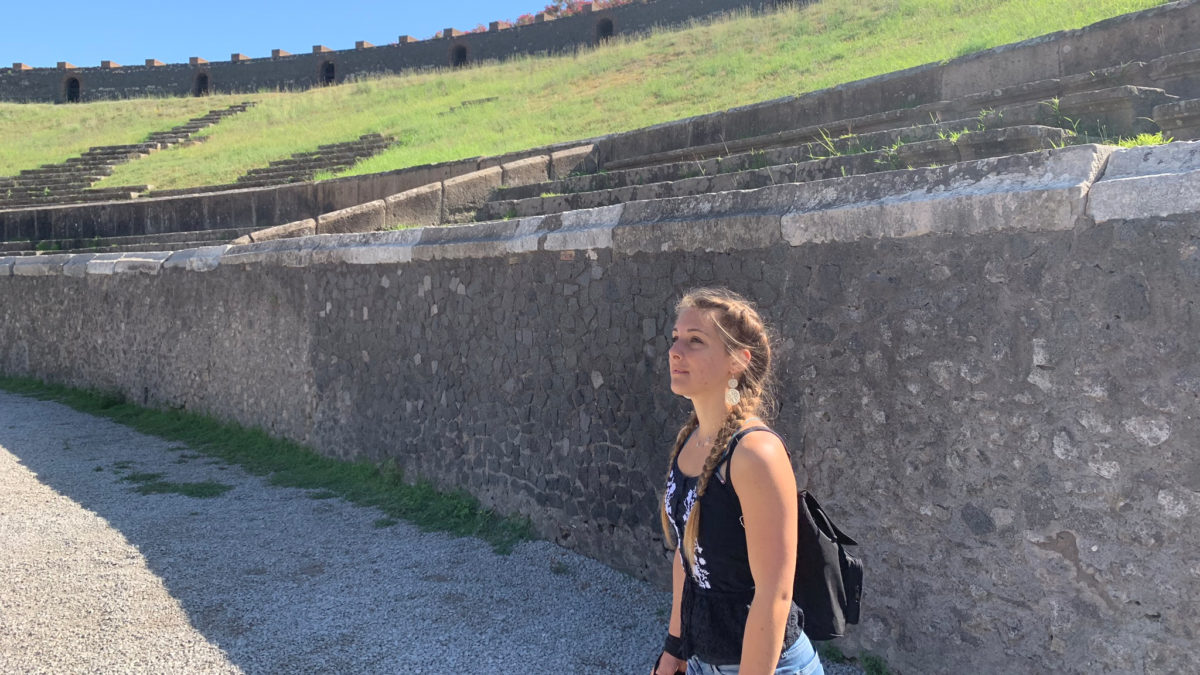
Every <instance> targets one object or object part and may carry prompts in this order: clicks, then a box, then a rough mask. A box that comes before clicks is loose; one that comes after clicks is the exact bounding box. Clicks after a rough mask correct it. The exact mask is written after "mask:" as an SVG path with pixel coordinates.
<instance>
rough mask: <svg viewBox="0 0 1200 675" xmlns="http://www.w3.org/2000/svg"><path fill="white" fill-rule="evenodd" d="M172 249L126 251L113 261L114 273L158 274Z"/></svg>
mask: <svg viewBox="0 0 1200 675" xmlns="http://www.w3.org/2000/svg"><path fill="white" fill-rule="evenodd" d="M170 257H171V252H170V251H148V252H145V253H126V254H125V255H123V256H121V257H120V258H119V259H117V260H116V261H114V262H113V274H158V273H159V271H160V270H162V266H163V263H164V262H166V260H167V258H170Z"/></svg>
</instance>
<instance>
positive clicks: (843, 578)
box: [726, 427, 863, 640]
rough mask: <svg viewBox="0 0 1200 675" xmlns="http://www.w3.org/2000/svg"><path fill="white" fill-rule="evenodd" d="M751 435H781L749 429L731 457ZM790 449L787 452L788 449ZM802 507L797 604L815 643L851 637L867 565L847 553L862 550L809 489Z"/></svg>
mask: <svg viewBox="0 0 1200 675" xmlns="http://www.w3.org/2000/svg"><path fill="white" fill-rule="evenodd" d="M751 431H770V432H771V433H773V434H775V435H776V436H778V435H779V434H777V433H775V431H773V430H772V429H770V428H768V427H750V428H748V429H743V430H742V431H739V432H738V433H737V434H734V436H733V438H731V439H730V440H729V448H728V449H727V450H726V454H728V453H730V452H732V451H733V448H734V447H736V446H737V444H738V441H740V440H742V437H743V436H745V435H746V434H748V433H750V432H751ZM784 448H785V449H786V448H787V445H786V444H785V445H784ZM788 454H789V455H790V454H791V453H790V452H789V453H788ZM796 502H797V508H798V516H799V538H798V540H797V547H796V578H795V580H794V581H793V582H792V599H793V601H795V603H796V604H797V605H799V606H800V609H802V610H804V634H805V635H807V636H808V637H809V639H811V640H832V639H834V638H839V637H842V636H843V635H845V633H846V624H848V623H850V624H856V623H858V616H859V608H860V605H861V603H862V583H863V564H862V560H860V559H858V558H855V557H854V556H852V555H850V554H849V553H847V552H846V549H845V547H846V546H857V545H858V542H856V541H854V540H853V539H851V538H850V537H849V536H848V535H847V534H846V533H845V532H842V531H841V530H840V529H838V526H837V525H834V524H833V521H832V520H831V519H830V518H829V516H828V514H826V513H825V510H824V509H822V508H821V504H820V503H819V502H817V499H816V497H813V496H812V493H810V492H809V491H808V490H797V491H796Z"/></svg>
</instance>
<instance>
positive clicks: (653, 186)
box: [452, 126, 1071, 222]
mask: <svg viewBox="0 0 1200 675" xmlns="http://www.w3.org/2000/svg"><path fill="white" fill-rule="evenodd" d="M1070 139H1071V133H1070V132H1068V131H1066V130H1063V129H1057V128H1052V127H1033V126H1026V127H1012V128H1003V129H993V130H987V131H977V132H971V133H966V134H963V135H961V136H959V137H957V138H935V139H932V140H925V141H916V142H912V143H903V144H897V145H895V146H893V147H889V148H885V149H881V150H873V151H869V152H860V153H854V154H843V155H831V156H828V157H824V158H821V159H809V160H807V161H803V162H798V163H792V164H781V165H775V166H763V167H757V168H745V169H740V170H735V171H730V172H727V173H714V174H711V175H697V176H694V177H683V178H678V179H675V180H664V181H661V182H655V183H647V184H643V185H626V186H621V187H614V188H609V189H602V190H596V191H591V192H579V193H574V194H551V195H545V196H538V197H529V198H525V199H515V200H499V201H491V202H488V203H486V204H484V205H483V206H482V207H481V208H479V209H478V210H477V211H476V212H475V213H474V214H473V215H474V219H475V220H498V219H501V218H509V217H527V216H537V215H548V214H552V213H561V212H564V211H573V210H578V209H589V208H596V207H600V206H611V205H613V204H622V203H625V202H630V201H642V200H647V199H664V198H670V197H682V196H688V195H696V194H706V193H710V192H726V191H730V190H752V189H756V188H760V187H766V186H768V185H778V184H781V183H804V182H811V181H818V180H827V179H831V178H841V177H845V176H851V175H861V174H868V173H877V172H881V171H894V170H899V169H908V168H917V167H929V166H934V165H946V164H956V163H958V162H961V161H969V160H975V159H982V158H986V157H996V156H1004V155H1013V154H1020V153H1024V152H1030V151H1034V150H1039V149H1048V148H1051V147H1057V146H1061V145H1064V144H1066V143H1068V142H1069V141H1070ZM737 161H739V162H743V161H745V159H744V158H741V159H738V160H737ZM718 168H719V165H718ZM469 215H471V214H466V213H459V214H452V220H455V221H456V222H464V221H465V219H466V218H467V217H468V216H469Z"/></svg>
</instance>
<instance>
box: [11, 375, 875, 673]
mask: <svg viewBox="0 0 1200 675" xmlns="http://www.w3.org/2000/svg"><path fill="white" fill-rule="evenodd" d="M132 472H153V473H163V474H165V477H164V480H168V481H179V482H192V481H203V480H214V481H218V482H220V483H224V484H227V485H231V486H233V489H232V490H230V491H229V492H227V493H225V494H224V495H223V496H220V497H216V498H206V499H198V498H192V497H185V496H181V495H177V494H159V495H141V494H138V493H137V492H134V491H133V489H132V488H133V486H134V484H133V483H130V482H127V481H124V480H122V479H123V478H124V477H125V476H127V475H129V474H130V473H132ZM317 496H319V495H317ZM381 515H382V514H380V513H379V512H378V511H375V510H373V509H369V508H361V507H357V506H354V505H353V504H350V503H347V502H344V501H342V500H340V499H317V498H314V493H313V491H310V490H301V489H294V488H280V487H274V486H270V485H267V484H266V483H265V482H264V481H263V479H261V478H259V477H256V476H252V475H249V474H247V473H245V472H244V471H242V470H241V469H240V468H238V467H235V466H227V465H225V464H223V463H220V462H219V461H216V460H213V459H211V458H208V457H204V456H199V455H198V454H196V453H194V452H191V451H190V450H189V449H188V448H187V447H186V446H183V445H181V444H178V443H171V442H167V441H164V440H162V439H158V438H154V437H150V436H145V435H142V434H139V433H137V432H134V431H133V430H131V429H129V428H127V427H124V426H121V425H118V424H115V423H113V422H110V421H108V420H104V419H100V418H95V417H92V416H89V415H85V414H82V413H79V412H76V411H74V410H72V409H70V408H67V407H65V406H62V405H59V404H56V403H48V402H44V401H37V400H33V399H28V398H24V397H20V396H15V395H12V394H8V393H5V392H0V672H3V673H85V672H86V673H135V672H136V673H140V672H146V673H227V672H229V673H234V672H246V673H317V672H322V673H323V672H330V673H521V674H536V673H555V674H556V675H557V674H559V673H563V672H572V673H582V672H587V673H635V674H638V673H645V672H648V670H649V667H650V665H651V662H652V660H653V657H654V654H655V650H656V649H657V647H658V646H659V645H661V638H662V633H663V628H664V626H665V621H666V614H665V612H666V611H667V610H668V609H669V606H670V595H669V594H667V593H663V592H661V591H658V590H656V589H655V588H653V587H652V586H650V585H648V584H646V583H644V582H640V581H637V580H635V579H633V578H631V577H629V576H627V575H624V574H622V573H619V572H616V571H614V570H612V569H609V568H608V567H605V566H604V565H602V564H600V563H598V562H596V561H594V560H591V559H589V558H586V557H583V556H580V555H577V554H575V553H572V552H570V551H567V550H565V549H562V548H560V547H558V546H556V545H554V544H552V543H549V542H544V541H538V542H531V543H525V544H521V545H519V546H518V547H517V548H516V550H515V551H514V552H513V553H512V554H511V555H497V554H495V553H493V552H492V550H491V548H490V546H488V545H487V544H485V543H484V542H482V541H479V540H477V539H473V538H456V537H453V536H449V535H446V534H441V533H422V532H420V531H419V530H417V528H415V527H413V526H410V525H408V524H407V523H399V524H397V525H393V526H391V527H388V528H384V529H379V528H376V527H375V525H374V523H375V521H376V520H377V519H378V518H379V517H380V516H381ZM826 672H827V673H829V674H830V675H851V674H856V673H861V672H862V671H861V670H859V669H858V668H852V667H848V666H838V665H833V664H827V665H826Z"/></svg>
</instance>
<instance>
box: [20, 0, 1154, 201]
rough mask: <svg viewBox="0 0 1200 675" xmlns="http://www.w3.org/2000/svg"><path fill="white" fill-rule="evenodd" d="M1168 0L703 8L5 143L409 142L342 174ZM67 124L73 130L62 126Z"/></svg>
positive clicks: (142, 163)
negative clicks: (648, 28) (418, 67)
mask: <svg viewBox="0 0 1200 675" xmlns="http://www.w3.org/2000/svg"><path fill="white" fill-rule="evenodd" d="M1163 1H1164V0H1095V1H1093V2H1087V3H1080V2H1076V1H1075V0H822V1H821V2H817V3H813V4H811V5H806V6H803V7H796V6H789V7H788V8H786V9H782V10H780V11H779V12H776V13H772V14H768V15H758V16H753V15H749V14H745V13H743V14H739V15H735V16H734V17H732V18H730V19H726V20H721V21H718V22H715V23H703V22H697V23H694V24H692V25H690V26H688V27H684V28H681V29H675V30H670V31H666V30H662V31H657V32H655V33H654V34H653V35H652V36H651V37H649V38H648V39H636V40H635V39H630V38H624V39H617V40H614V41H612V43H611V44H610V45H608V46H605V47H601V48H598V49H592V50H581V51H580V52H579V53H578V54H572V55H567V56H556V57H524V58H519V59H515V60H513V61H509V62H505V63H500V64H494V63H493V64H480V65H476V66H473V67H469V68H465V69H460V70H454V71H435V72H428V73H419V74H411V75H403V76H390V77H384V78H378V79H372V80H364V81H359V82H355V83H351V84H345V85H341V86H337V87H326V88H322V89H316V90H312V91H308V92H302V93H260V94H256V95H252V96H244V95H243V96H213V97H209V98H206V99H152V100H137V101H121V102H112V103H95V104H84V105H72V106H44V105H35V106H27V105H15V104H0V147H4V148H5V151H6V152H5V153H4V157H5V159H4V160H3V162H2V163H0V174H4V173H13V172H15V169H19V168H29V167H31V166H33V165H36V164H39V163H42V162H45V161H62V159H65V158H66V157H68V156H71V155H72V154H77V153H78V152H79V151H81V150H82V149H84V146H86V145H100V144H110V143H118V142H131V141H133V140H137V138H136V137H137V136H138V135H139V134H140V135H143V136H144V135H145V133H147V132H148V131H150V130H156V129H165V128H167V127H169V126H171V125H172V124H176V123H178V122H179V121H182V120H183V119H186V118H187V117H190V116H193V115H194V114H196V112H197V111H201V110H206V109H209V108H219V107H224V106H227V105H230V104H232V103H234V102H237V101H241V100H244V99H253V100H256V101H258V103H259V105H257V106H256V107H254V108H251V109H250V110H248V111H246V112H245V113H242V114H240V115H236V116H234V117H231V118H228V119H226V120H224V121H222V122H221V123H220V124H218V125H216V126H214V127H211V128H210V129H209V130H207V131H206V132H204V133H203V134H202V135H207V137H208V141H207V142H206V143H202V144H200V145H194V146H189V147H179V148H172V149H170V150H166V151H163V152H159V153H156V154H154V155H151V156H150V157H147V158H144V159H141V160H138V161H135V162H131V163H129V164H124V165H121V166H120V167H118V168H117V169H116V171H114V173H113V175H112V176H110V177H108V178H107V179H106V180H104V181H102V182H101V183H100V184H99V185H98V186H99V187H103V186H114V185H139V184H150V185H154V186H156V187H157V188H160V189H166V188H180V187H191V186H197V185H211V184H218V183H228V182H231V181H232V180H234V179H235V178H236V177H237V176H239V175H241V174H243V173H245V172H246V171H248V170H250V169H253V168H259V167H263V166H266V164H267V163H268V162H269V161H271V160H275V159H281V158H285V157H287V156H289V155H291V154H293V153H297V152H305V151H311V150H313V149H314V148H315V147H316V146H317V145H320V144H324V143H335V142H342V141H348V140H352V139H354V138H357V137H359V136H361V135H362V134H365V133H371V132H377V133H382V134H390V135H391V136H393V137H395V138H397V139H398V140H399V144H398V145H397V146H394V147H393V148H391V149H389V150H387V151H385V152H383V153H381V154H379V155H377V156H375V157H373V158H370V159H368V160H365V161H363V162H360V163H359V164H358V165H356V166H355V167H353V168H351V169H349V170H348V171H345V172H342V174H340V175H356V174H363V173H375V172H380V171H388V170H392V169H398V168H403V167H407V166H414V165H420V164H426V163H431V162H440V161H448V160H453V159H459V158H464V157H473V156H477V155H492V154H499V153H503V152H509V151H515V150H521V149H525V148H530V147H536V146H539V145H544V144H548V143H554V142H560V141H569V140H573V139H582V138H587V137H591V136H597V135H601V134H606V133H613V132H619V131H625V130H629V129H634V128H639V127H643V126H648V125H651V124H657V123H661V122H666V121H670V120H675V119H680V118H683V117H687V116H691V115H697V114H702V113H707V112H713V111H717V110H723V109H726V108H730V107H734V106H739V105H745V104H748V103H753V102H756V101H762V100H767V99H771V98H776V97H780V96H785V95H789V94H799V93H803V92H807V91H813V90H816V89H821V88H825V87H830V86H833V85H836V84H840V83H843V82H849V81H853V80H857V79H861V78H865V77H871V76H874V75H879V74H883V73H888V72H892V71H895V70H900V69H903V68H907V67H910V66H916V65H920V64H924V63H933V62H940V61H945V60H948V59H951V58H954V57H956V56H960V55H962V54H966V53H969V52H973V51H977V50H979V49H985V48H988V47H993V46H996V45H1000V44H1006V43H1009V42H1015V41H1018V40H1022V39H1026V38H1029V37H1034V36H1038V35H1043V34H1045V33H1048V32H1053V31H1056V30H1062V29H1068V28H1079V27H1082V26H1085V25H1087V24H1090V23H1094V22H1096V21H1099V20H1102V19H1105V18H1109V17H1112V16H1116V15H1119V14H1124V13H1127V12H1132V11H1136V10H1141V9H1146V8H1149V7H1154V6H1157V5H1161V4H1163ZM981 86H982V85H981ZM490 97H496V100H495V101H493V102H491V103H489V104H488V105H469V106H464V105H463V102H464V101H470V100H478V99H482V98H490ZM185 109H186V110H187V112H186V113H185V112H184V110H185ZM451 109H453V111H452V112H451ZM155 116H157V117H155ZM42 117H48V118H52V121H43V120H42ZM151 118H154V119H153V123H151V122H150V120H151ZM56 127H65V128H69V129H76V131H74V132H72V133H71V134H64V133H58V132H56V131H54V129H55V128H56ZM85 139H86V140H85ZM6 167H7V168H6Z"/></svg>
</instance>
